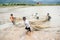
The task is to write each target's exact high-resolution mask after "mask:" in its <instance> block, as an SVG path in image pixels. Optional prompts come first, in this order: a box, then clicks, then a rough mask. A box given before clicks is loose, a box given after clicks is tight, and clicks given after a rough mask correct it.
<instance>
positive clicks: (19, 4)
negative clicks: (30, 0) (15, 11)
mask: <svg viewBox="0 0 60 40" xmlns="http://www.w3.org/2000/svg"><path fill="white" fill-rule="evenodd" d="M39 5H60V4H59V3H56V4H25V3H4V4H0V6H39Z"/></svg>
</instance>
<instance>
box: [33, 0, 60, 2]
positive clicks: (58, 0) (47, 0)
mask: <svg viewBox="0 0 60 40" xmlns="http://www.w3.org/2000/svg"><path fill="white" fill-rule="evenodd" d="M34 1H51V2H52V1H60V0H34Z"/></svg>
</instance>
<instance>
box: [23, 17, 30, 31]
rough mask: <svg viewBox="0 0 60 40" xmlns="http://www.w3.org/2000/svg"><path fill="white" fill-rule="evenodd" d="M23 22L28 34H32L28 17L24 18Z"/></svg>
mask: <svg viewBox="0 0 60 40" xmlns="http://www.w3.org/2000/svg"><path fill="white" fill-rule="evenodd" d="M23 21H24V24H25V26H26V27H25V29H26V30H27V32H31V28H30V24H29V21H28V20H26V17H23Z"/></svg>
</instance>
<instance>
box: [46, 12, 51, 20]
mask: <svg viewBox="0 0 60 40" xmlns="http://www.w3.org/2000/svg"><path fill="white" fill-rule="evenodd" d="M47 17H48V18H47V20H48V21H50V19H51V16H50V15H49V13H47Z"/></svg>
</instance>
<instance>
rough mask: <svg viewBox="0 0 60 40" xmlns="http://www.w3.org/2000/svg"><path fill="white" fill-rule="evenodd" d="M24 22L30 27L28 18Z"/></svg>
mask: <svg viewBox="0 0 60 40" xmlns="http://www.w3.org/2000/svg"><path fill="white" fill-rule="evenodd" d="M24 24H25V26H26V27H27V28H28V27H30V24H29V21H28V20H25V21H24Z"/></svg>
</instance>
